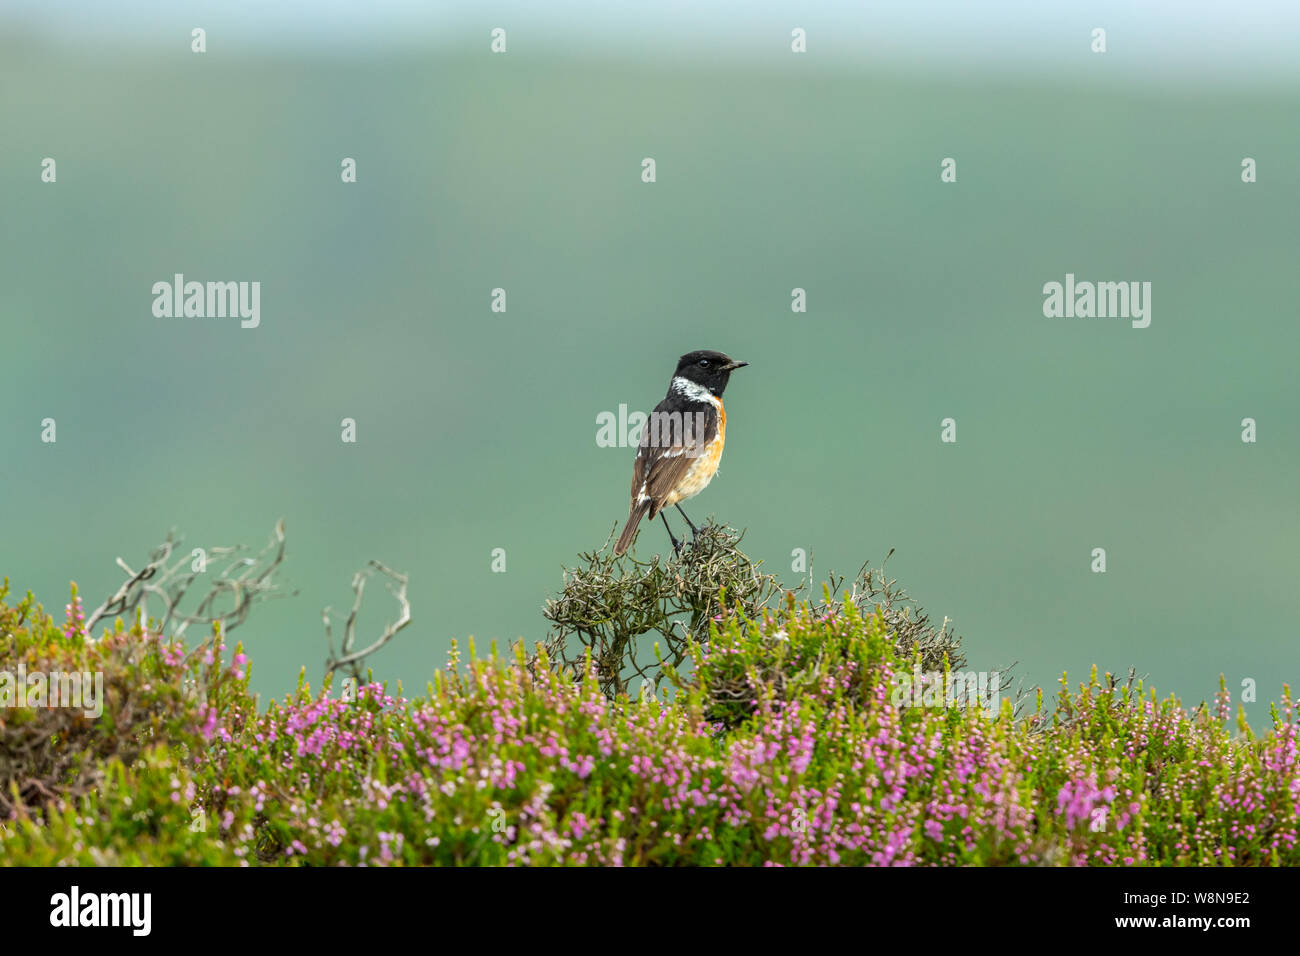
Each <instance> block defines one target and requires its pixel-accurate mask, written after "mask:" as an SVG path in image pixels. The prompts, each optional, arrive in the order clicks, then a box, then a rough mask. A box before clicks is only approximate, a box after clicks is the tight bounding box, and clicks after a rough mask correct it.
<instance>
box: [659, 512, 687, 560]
mask: <svg viewBox="0 0 1300 956" xmlns="http://www.w3.org/2000/svg"><path fill="white" fill-rule="evenodd" d="M659 517H661V518H663V519H664V527H665V528H668V540H669V541H671V542H672V543H673V554H681V553H682V543H681V542H680V541H678V540H677V538H676V537H674V536H673V529H672V528H671V527H669V526H668V516H667V515H666V514H664V513H663V512H662V511H661V512H659Z"/></svg>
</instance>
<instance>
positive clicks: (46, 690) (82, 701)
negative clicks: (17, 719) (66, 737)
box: [0, 661, 104, 718]
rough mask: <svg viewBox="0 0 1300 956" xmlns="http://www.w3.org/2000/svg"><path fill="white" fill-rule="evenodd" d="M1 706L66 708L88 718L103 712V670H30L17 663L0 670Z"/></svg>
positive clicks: (21, 663)
mask: <svg viewBox="0 0 1300 956" xmlns="http://www.w3.org/2000/svg"><path fill="white" fill-rule="evenodd" d="M0 707H33V708H35V707H49V708H56V707H67V708H70V709H73V710H80V711H81V712H82V713H83V714H85V715H86V716H87V717H90V718H98V717H100V716H101V715H102V714H103V713H104V674H103V672H102V671H95V672H94V673H91V672H90V671H71V672H65V671H52V672H50V673H48V674H46V673H45V672H44V671H32V672H30V673H28V671H27V665H26V664H25V663H24V662H23V661H19V662H18V670H17V671H0Z"/></svg>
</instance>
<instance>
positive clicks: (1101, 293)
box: [1043, 272, 1151, 329]
mask: <svg viewBox="0 0 1300 956" xmlns="http://www.w3.org/2000/svg"><path fill="white" fill-rule="evenodd" d="M1043 296H1044V298H1043V315H1044V316H1046V317H1047V318H1049V319H1062V318H1064V319H1075V318H1078V319H1094V318H1095V319H1131V320H1132V323H1133V328H1135V329H1145V328H1146V327H1147V326H1149V325H1150V324H1151V283H1150V282H1075V281H1074V273H1073V272H1067V273H1066V274H1065V282H1064V283H1060V282H1048V283H1046V284H1045V285H1044V286H1043Z"/></svg>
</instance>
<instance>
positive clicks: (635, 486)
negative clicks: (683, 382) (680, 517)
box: [632, 395, 718, 518]
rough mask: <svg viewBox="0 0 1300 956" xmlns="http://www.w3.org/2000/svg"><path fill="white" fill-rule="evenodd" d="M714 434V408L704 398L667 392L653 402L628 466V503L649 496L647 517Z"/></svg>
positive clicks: (687, 469)
mask: <svg viewBox="0 0 1300 956" xmlns="http://www.w3.org/2000/svg"><path fill="white" fill-rule="evenodd" d="M717 435H718V410H717V409H716V408H714V407H713V405H711V404H709V403H708V402H692V401H688V400H685V399H683V398H682V397H681V396H679V395H669V396H668V397H667V398H665V399H664V400H663V401H662V402H660V403H659V404H658V405H656V406H655V409H654V411H653V412H651V413H650V417H649V420H648V421H646V423H645V427H644V429H643V430H642V432H641V447H640V448H638V449H637V453H636V462H635V464H633V466H632V507H633V508H635V507H636V506H637V504H638V503H639V502H640V501H642V500H643V498H647V497H648V498H649V499H650V501H651V505H650V517H651V518H653V517H655V516H656V515H658V514H659V509H660V508H662V507H663V506H664V500H665V499H666V498H667V497H668V495H669V493H670V492H671V491H672V490H673V488H675V487H677V484H678V483H679V482H680V481H681V480H682V478H683V477H685V475H686V472H687V471H689V470H690V467H691V465H692V464H694V462H695V459H697V458H699V457H700V456H701V455H703V454H704V450H705V449H706V448H708V446H709V445H710V443H712V441H713V440H714V439H715V438H716V437H717Z"/></svg>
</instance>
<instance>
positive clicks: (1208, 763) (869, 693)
mask: <svg viewBox="0 0 1300 956" xmlns="http://www.w3.org/2000/svg"><path fill="white" fill-rule="evenodd" d="M737 603H740V602H737ZM715 610H716V612H717V613H715V614H713V615H711V616H710V617H709V619H708V621H707V622H706V624H707V628H706V629H705V631H704V632H703V633H702V634H701V639H698V640H697V639H691V640H687V641H684V642H683V643H682V644H681V648H682V650H683V651H684V655H683V656H682V657H681V659H680V660H675V661H664V662H663V666H662V668H661V669H660V671H659V672H658V673H657V676H658V677H659V678H660V679H659V689H658V691H657V692H655V691H654V690H653V684H652V682H646V683H645V685H644V688H645V689H644V690H642V691H641V692H639V693H637V692H634V693H631V694H629V693H618V692H614V693H611V689H610V687H609V683H610V682H609V680H608V679H607V678H606V679H602V675H601V671H600V668H599V666H598V662H597V660H596V655H595V654H594V653H593V651H592V649H591V648H588V649H587V650H586V651H585V652H584V653H583V655H582V657H581V659H578V660H575V661H574V662H573V663H574V664H575V665H576V669H575V667H570V666H557V665H556V662H554V661H552V660H551V658H550V656H549V652H548V649H547V647H546V646H544V645H543V646H541V647H539V648H536V649H534V650H533V652H531V654H530V653H529V652H527V651H526V649H525V648H523V647H522V646H518V647H515V648H512V649H508V650H506V651H504V652H502V653H498V651H497V649H496V648H489V649H486V650H484V651H482V652H479V651H477V650H476V649H475V648H474V646H473V644H472V643H470V644H469V646H468V647H467V648H466V649H465V651H464V653H462V652H461V651H460V650H459V649H453V652H452V654H451V656H450V658H449V660H448V662H447V665H446V667H445V668H443V669H441V670H439V671H438V672H436V673H435V675H434V678H433V680H432V681H431V682H430V683H429V684H428V685H427V687H425V688H423V689H422V691H421V692H419V693H415V694H410V695H407V694H406V693H405V692H404V690H403V689H402V688H400V687H394V688H386V687H385V686H383V685H381V684H379V683H366V682H364V681H363V682H362V683H360V684H359V685H353V684H348V685H347V688H346V689H345V688H344V686H342V682H338V681H337V678H336V677H331V678H329V679H327V680H326V681H325V682H324V683H323V684H322V685H321V686H319V687H318V688H312V687H311V686H310V685H309V684H308V682H307V681H306V679H305V677H304V678H302V679H300V682H299V686H298V687H297V689H296V690H295V691H294V692H293V693H290V694H288V695H286V696H285V697H284V698H283V699H280V700H277V701H274V702H271V703H269V704H268V705H265V706H263V705H261V704H260V703H259V702H258V701H257V700H256V699H255V698H254V697H253V696H252V695H251V694H250V693H249V691H248V681H249V674H250V669H251V666H252V663H251V662H250V661H249V660H248V658H247V656H246V655H245V653H244V651H243V648H242V646H241V645H239V644H236V643H233V642H232V643H230V645H229V646H228V644H227V642H228V638H227V637H226V636H225V633H224V631H223V629H222V627H221V626H220V624H216V625H214V626H213V628H212V630H211V633H210V634H208V635H206V636H205V637H204V638H203V639H202V640H200V641H198V642H192V646H187V645H186V644H185V643H184V642H183V641H182V640H181V639H179V638H171V637H164V636H162V635H161V634H159V633H158V631H157V630H155V629H152V628H151V627H150V626H149V624H148V622H147V621H146V620H144V619H143V615H137V620H136V622H135V623H134V625H132V626H129V627H128V626H126V625H125V624H123V623H122V622H121V621H120V620H119V621H118V622H117V623H115V624H114V625H113V626H112V627H111V628H110V629H109V630H108V631H107V632H106V633H105V635H104V636H102V637H100V638H98V639H91V638H90V637H88V636H87V634H86V633H85V630H84V627H83V626H82V618H81V616H80V615H81V612H80V611H79V603H78V601H77V599H76V598H75V596H74V599H73V601H72V602H71V603H70V604H69V606H68V608H67V609H65V615H64V617H65V620H64V622H62V623H59V622H56V621H55V620H54V618H53V617H52V616H50V615H48V614H46V613H45V612H44V610H43V609H42V608H40V606H39V605H36V604H35V602H34V601H33V600H32V599H31V597H30V596H28V597H27V598H25V599H23V600H21V601H17V602H15V603H12V604H11V603H9V602H8V601H7V600H6V599H5V598H4V596H3V594H0V671H13V670H14V669H15V667H16V666H17V664H18V662H19V661H20V660H21V661H22V662H24V666H25V668H26V670H27V671H28V672H33V671H37V670H40V669H41V668H42V667H43V668H44V669H45V670H47V671H48V670H57V669H63V670H73V669H78V670H96V669H97V670H99V671H102V672H103V673H104V674H105V681H104V701H103V715H102V717H100V718H99V719H97V720H95V719H90V718H87V717H85V716H84V715H83V714H81V713H80V712H75V711H71V710H68V709H42V708H26V709H22V708H5V709H2V710H0V744H2V746H0V754H3V757H2V758H0V760H2V761H3V762H2V763H0V768H2V769H3V779H2V782H3V785H4V788H5V795H4V799H5V803H4V806H3V809H4V816H5V820H4V822H3V825H2V829H0V861H3V862H4V863H6V864H10V865H14V864H43V865H53V864H81V865H94V864H111V865H120V864H139V863H145V864H179V863H186V864H221V865H259V864H279V865H317V866H333V865H379V866H385V865H419V864H440V865H512V864H519V865H524V864H527V865H556V864H560V865H582V864H602V865H660V866H681V865H749V866H759V865H764V866H788V865H850V866H857V865H864V864H879V865H935V864H940V865H961V864H980V865H1003V864H1009V865H1016V864H1027V865H1171V864H1196V865H1235V866H1240V865H1261V864H1263V865H1295V864H1297V863H1300V848H1297V826H1300V816H1298V815H1297V811H1298V806H1300V772H1298V770H1297V763H1296V741H1297V716H1296V713H1295V708H1294V705H1293V703H1292V701H1291V699H1290V695H1289V691H1284V693H1283V696H1282V699H1281V701H1280V703H1278V704H1277V705H1275V706H1274V707H1273V709H1272V712H1271V716H1270V720H1269V722H1268V726H1267V727H1265V728H1263V729H1262V731H1261V732H1260V733H1258V734H1256V733H1253V732H1252V731H1251V729H1250V728H1249V727H1247V726H1246V725H1245V723H1244V720H1243V719H1242V718H1241V717H1240V716H1239V715H1234V714H1232V713H1231V708H1230V704H1229V698H1228V695H1227V694H1226V692H1223V691H1221V693H1220V695H1219V697H1218V698H1217V699H1216V700H1215V701H1213V702H1212V703H1211V704H1210V705H1209V706H1199V707H1196V708H1192V709H1188V708H1185V707H1183V706H1182V705H1181V704H1180V702H1179V701H1178V700H1177V699H1175V698H1173V697H1164V698H1161V697H1158V696H1157V694H1156V692H1155V690H1154V689H1152V688H1148V687H1145V686H1143V684H1142V683H1141V682H1140V681H1119V680H1115V679H1113V678H1111V677H1110V676H1109V675H1102V676H1098V675H1097V674H1096V673H1093V674H1092V675H1091V676H1090V677H1089V679H1088V680H1087V681H1085V682H1082V683H1078V684H1074V685H1070V684H1069V683H1067V681H1066V679H1065V678H1064V677H1063V678H1062V680H1061V684H1060V686H1059V688H1058V689H1057V693H1056V701H1055V703H1054V704H1049V703H1048V702H1047V700H1046V696H1045V695H1044V694H1042V693H1041V692H1039V693H1038V694H1037V695H1035V697H1034V698H1033V699H1031V700H1029V701H1027V702H1026V704H1027V705H1026V706H1024V707H1021V708H1019V709H1020V712H1019V713H1017V712H1016V711H1017V707H1016V704H1015V703H1014V702H1013V701H1012V700H1011V699H1009V698H1007V697H1004V698H1003V699H1002V700H1001V701H1000V702H994V704H993V706H991V707H984V706H978V705H976V706H972V705H971V703H970V702H969V701H967V700H964V699H958V700H948V699H945V698H944V696H943V695H942V694H925V695H924V696H921V695H906V694H905V695H901V696H902V697H903V698H904V699H903V700H902V702H901V703H899V702H897V701H899V699H900V693H899V690H900V688H901V687H906V686H908V685H907V682H908V681H909V680H910V681H912V682H915V680H916V675H918V674H920V673H923V672H924V670H925V668H923V667H922V663H923V648H922V647H920V646H917V645H916V644H912V645H907V646H902V645H900V642H899V640H898V637H897V633H896V629H891V627H890V626H889V623H888V620H887V617H886V615H884V614H882V613H879V612H877V611H876V610H875V609H872V608H863V607H861V606H860V602H857V601H854V600H839V601H832V600H830V597H829V595H828V596H827V599H826V601H824V602H822V603H820V604H816V605H815V604H813V603H812V602H811V601H808V600H796V599H795V597H794V595H787V596H785V597H784V600H779V601H777V602H776V603H775V605H774V606H771V605H769V606H762V607H751V608H749V609H745V608H743V607H739V606H737V604H733V603H731V602H729V601H728V600H727V598H726V595H725V593H724V594H721V595H719V597H718V603H717V606H716V608H715ZM923 683H924V680H923Z"/></svg>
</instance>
